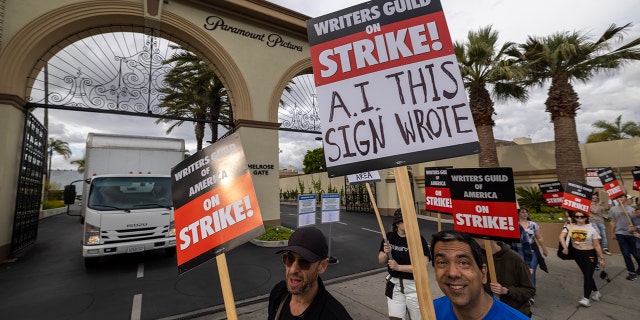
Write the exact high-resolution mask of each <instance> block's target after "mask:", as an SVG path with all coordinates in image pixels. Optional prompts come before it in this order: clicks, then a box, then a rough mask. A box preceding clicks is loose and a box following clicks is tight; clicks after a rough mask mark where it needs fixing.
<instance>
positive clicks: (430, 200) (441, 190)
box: [424, 167, 453, 214]
mask: <svg viewBox="0 0 640 320" xmlns="http://www.w3.org/2000/svg"><path fill="white" fill-rule="evenodd" d="M450 168H451V167H435V168H424V203H425V209H426V210H427V211H434V212H440V213H446V214H452V213H453V205H452V204H451V191H450V189H449V188H450V184H451V182H450V181H449V174H448V173H447V169H450Z"/></svg>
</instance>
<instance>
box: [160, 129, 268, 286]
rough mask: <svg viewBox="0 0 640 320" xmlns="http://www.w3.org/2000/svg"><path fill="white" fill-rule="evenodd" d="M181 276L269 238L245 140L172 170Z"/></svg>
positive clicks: (226, 142) (222, 144) (229, 140)
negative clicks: (251, 242)
mask: <svg viewBox="0 0 640 320" xmlns="http://www.w3.org/2000/svg"><path fill="white" fill-rule="evenodd" d="M171 190H172V192H173V203H174V205H175V207H176V210H175V226H176V248H177V250H176V251H177V260H178V274H182V273H184V272H187V271H189V270H191V269H193V268H195V267H196V266H198V265H200V264H202V263H204V262H206V261H207V260H210V259H212V258H215V257H216V256H217V255H218V254H221V253H223V252H227V251H229V250H231V249H233V248H236V247H238V246H240V245H241V244H243V243H245V242H247V241H249V240H251V239H253V238H255V237H257V236H259V235H261V234H263V233H264V226H263V222H262V215H261V213H260V208H259V207H258V197H257V196H256V192H255V189H254V186H253V181H252V179H251V174H250V173H249V168H248V166H247V160H246V158H245V155H244V151H243V149H242V142H241V141H240V135H239V134H238V133H234V134H232V135H230V136H228V137H226V138H224V139H222V140H219V141H217V142H216V143H214V144H212V145H210V146H208V147H206V148H204V149H202V150H200V151H198V152H196V153H195V154H194V155H192V156H191V157H189V158H187V159H186V160H184V161H182V162H180V163H179V164H178V165H177V166H175V167H174V168H173V169H172V170H171Z"/></svg>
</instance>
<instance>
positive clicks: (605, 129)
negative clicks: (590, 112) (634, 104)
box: [587, 115, 640, 143]
mask: <svg viewBox="0 0 640 320" xmlns="http://www.w3.org/2000/svg"><path fill="white" fill-rule="evenodd" d="M621 119H622V115H619V116H618V117H617V118H616V120H615V121H614V122H606V121H604V120H598V121H596V122H594V123H593V124H592V125H591V126H592V127H596V128H598V129H600V131H598V132H594V133H592V134H590V135H589V136H588V137H587V143H592V142H601V141H613V140H622V139H629V138H632V137H640V125H638V124H637V123H635V122H633V121H627V122H625V123H624V124H622V121H621Z"/></svg>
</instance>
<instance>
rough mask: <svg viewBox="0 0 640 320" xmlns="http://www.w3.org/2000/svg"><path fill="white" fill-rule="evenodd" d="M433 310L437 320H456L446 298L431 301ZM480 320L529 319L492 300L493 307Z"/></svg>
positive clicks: (502, 303)
mask: <svg viewBox="0 0 640 320" xmlns="http://www.w3.org/2000/svg"><path fill="white" fill-rule="evenodd" d="M433 308H434V309H435V311H436V319H437V320H458V318H457V317H456V314H455V313H453V306H452V305H451V300H449V298H448V297H447V296H443V297H441V298H438V299H436V300H433ZM482 319H487V320H511V319H525V320H530V319H529V317H527V316H525V315H524V314H523V313H522V312H520V311H518V310H516V309H514V308H511V307H510V306H508V305H506V304H505V303H504V302H502V301H499V300H496V299H495V298H493V305H492V306H491V309H490V310H489V312H488V313H487V315H486V316H484V318H482Z"/></svg>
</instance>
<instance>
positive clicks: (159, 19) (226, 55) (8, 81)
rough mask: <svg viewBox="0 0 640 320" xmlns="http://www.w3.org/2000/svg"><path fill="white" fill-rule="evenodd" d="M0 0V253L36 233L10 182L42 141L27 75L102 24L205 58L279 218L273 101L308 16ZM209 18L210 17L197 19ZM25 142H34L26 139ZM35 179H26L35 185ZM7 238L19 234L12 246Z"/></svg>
mask: <svg viewBox="0 0 640 320" xmlns="http://www.w3.org/2000/svg"><path fill="white" fill-rule="evenodd" d="M0 2H1V4H2V6H0V7H1V8H0V10H1V12H0V49H1V50H0V74H1V75H2V77H0V115H1V116H0V134H1V136H2V147H3V151H4V152H2V153H1V154H0V163H2V164H3V165H2V166H0V185H1V186H2V190H3V192H2V193H0V261H3V260H5V259H6V258H7V257H9V256H10V255H11V254H13V253H16V252H19V251H20V250H21V249H22V247H21V246H23V245H24V246H28V245H29V244H30V243H29V239H31V240H32V241H31V244H32V243H33V241H35V238H36V234H37V216H36V217H35V221H33V220H34V219H33V217H32V218H30V219H26V220H25V221H17V220H16V219H17V218H16V217H17V210H19V208H17V207H18V206H19V205H17V203H19V201H17V200H16V199H17V197H19V196H21V194H20V193H19V192H18V190H17V189H19V188H23V187H16V186H19V185H20V186H22V185H23V184H22V183H24V182H25V181H26V180H29V179H28V178H29V177H26V178H25V177H24V173H25V171H29V168H26V167H25V163H29V161H28V159H29V158H30V157H32V156H35V157H38V156H40V157H41V158H42V156H43V150H44V145H43V141H46V139H47V137H46V133H45V132H43V130H42V128H40V127H38V126H37V125H36V126H34V125H33V123H31V122H29V121H28V120H29V118H30V117H32V116H30V110H29V104H28V101H27V100H28V97H29V95H30V92H29V90H30V88H31V87H32V85H33V81H34V78H35V77H36V76H37V72H39V70H41V69H42V67H43V65H44V63H45V62H46V61H47V60H48V59H49V58H51V56H48V55H50V54H51V48H54V47H55V46H56V45H58V44H59V43H60V42H61V41H63V40H65V39H66V38H68V37H70V36H71V35H76V34H82V32H83V31H85V30H89V29H92V28H98V27H103V26H110V25H130V26H133V27H139V28H140V29H143V28H145V27H146V28H153V29H157V30H160V31H161V32H162V35H165V34H170V35H172V36H173V37H174V39H171V41H173V42H175V43H178V44H181V45H183V44H187V45H188V46H189V48H193V49H194V52H198V56H199V57H200V58H202V59H203V60H204V61H207V62H208V65H209V66H210V67H211V68H212V69H213V70H214V71H215V72H216V74H217V75H218V76H219V77H220V79H221V81H222V82H223V84H224V86H225V88H226V89H227V90H228V92H229V100H230V102H231V105H232V109H233V114H234V119H235V122H234V127H235V130H236V131H237V132H239V133H240V135H241V137H242V140H243V145H244V147H245V152H246V156H247V159H248V162H249V163H250V164H252V163H253V164H256V165H257V166H259V167H265V165H266V167H270V168H274V169H271V170H268V171H269V172H268V174H262V175H254V177H253V181H254V184H255V187H256V193H257V196H258V199H259V203H260V207H261V211H262V213H263V214H262V216H263V220H264V221H265V223H272V224H276V223H279V220H280V203H279V188H278V183H279V182H278V170H277V168H278V161H279V157H278V154H279V148H278V130H279V128H280V124H279V123H278V107H279V102H280V99H281V95H282V93H283V91H284V89H285V87H286V86H287V84H288V83H289V81H290V80H291V79H292V78H294V77H295V76H297V75H299V74H304V73H310V70H311V59H310V53H309V45H308V43H307V40H306V39H307V35H306V23H305V21H306V20H307V19H308V18H309V17H307V16H304V15H302V14H299V13H297V12H293V11H290V10H288V9H285V8H282V7H279V6H276V5H273V4H271V3H268V2H265V1H260V0H200V1H197V0H193V1H191V0H170V1H162V0H111V1H105V0H93V1H79V0H76V1H73V0H64V1H63V0H50V1H39V0H19V1H18V0H0ZM24 8H29V10H24ZM211 16H214V17H215V18H210V20H209V21H207V19H208V17H211ZM221 23H224V25H225V26H222V25H221ZM245 31H246V32H245ZM34 73H36V74H34ZM35 122H37V121H35ZM25 137H26V138H25ZM31 140H38V141H39V142H35V143H33V145H27V144H28V143H29V141H31ZM32 142H33V141H32ZM23 151H24V155H25V156H24V157H25V158H27V161H26V162H25V160H24V159H23V156H22V155H23ZM31 153H33V154H31ZM44 153H45V154H46V151H45V152H44ZM44 156H46V155H44ZM40 161H41V160H40ZM45 161H46V160H45ZM39 165H42V163H39ZM21 168H22V169H21ZM263 173H264V171H263ZM32 180H34V179H32ZM41 183H42V182H41V181H39V182H38V181H35V185H41ZM32 186H33V185H32ZM29 224H30V225H32V226H31V228H29V227H27V229H26V231H24V230H23V231H21V232H23V233H25V234H20V235H16V234H14V230H16V229H14V228H16V225H21V226H22V227H24V225H29ZM33 225H35V226H33ZM17 237H19V238H24V237H26V238H27V240H26V241H22V242H24V243H21V244H20V246H16V238H17ZM12 242H13V244H12Z"/></svg>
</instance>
